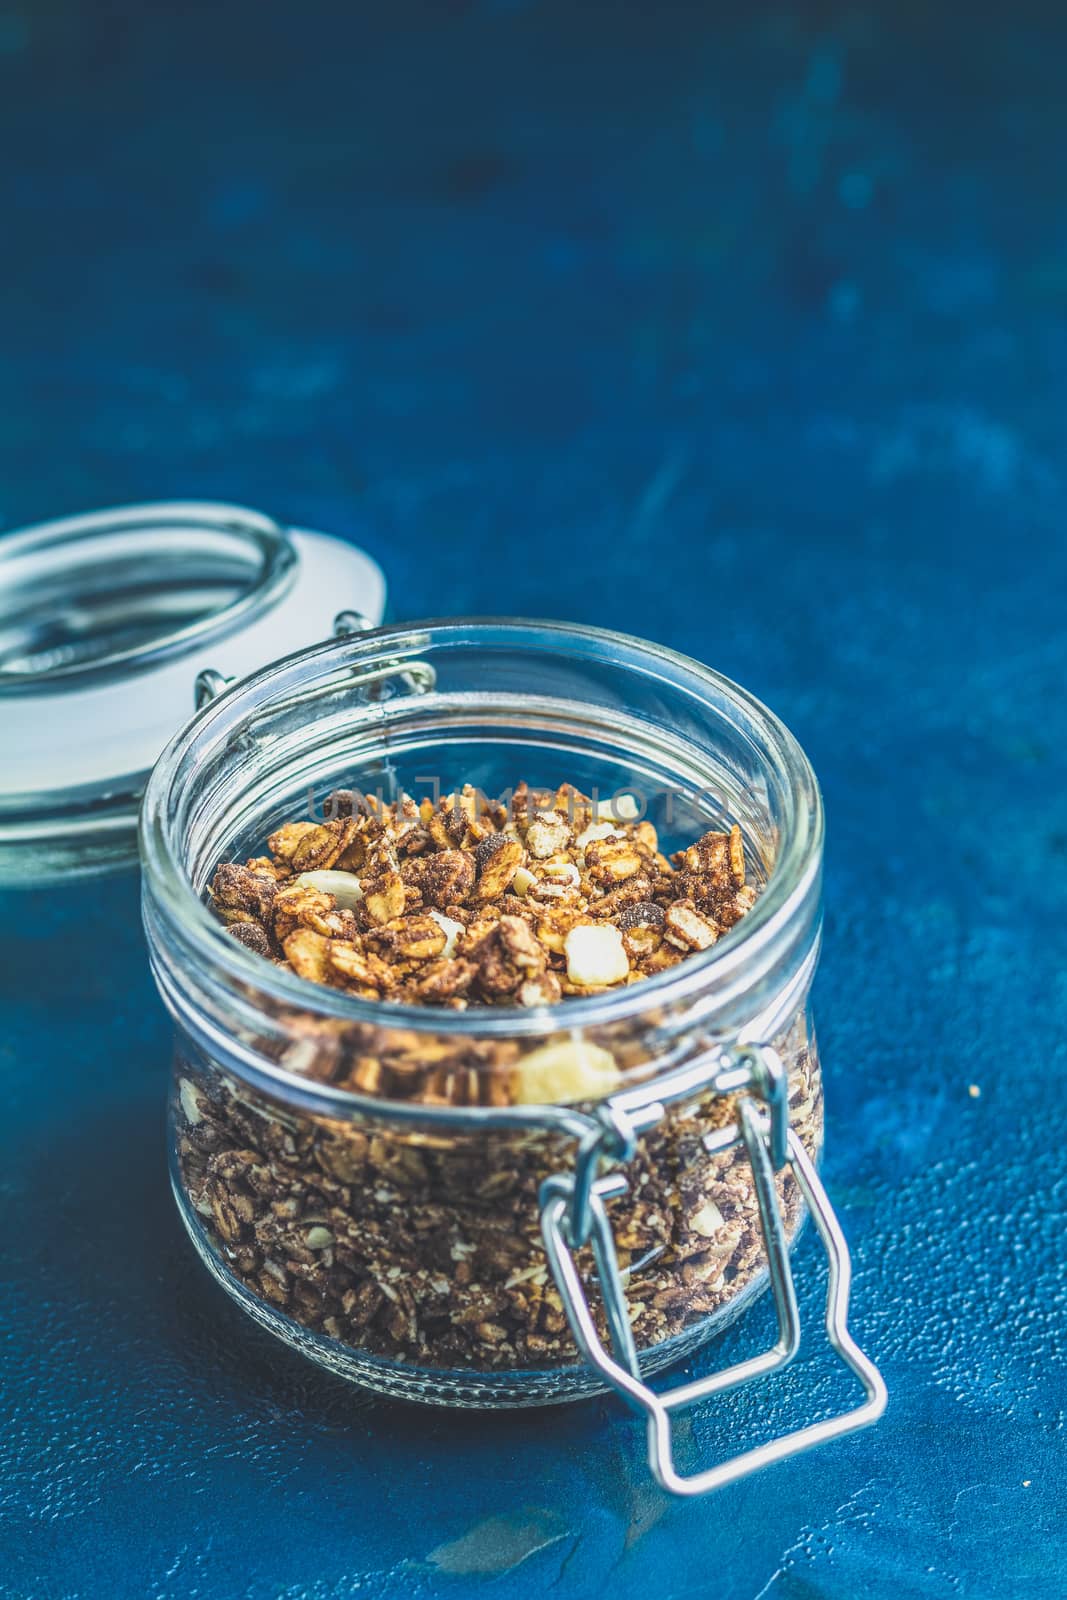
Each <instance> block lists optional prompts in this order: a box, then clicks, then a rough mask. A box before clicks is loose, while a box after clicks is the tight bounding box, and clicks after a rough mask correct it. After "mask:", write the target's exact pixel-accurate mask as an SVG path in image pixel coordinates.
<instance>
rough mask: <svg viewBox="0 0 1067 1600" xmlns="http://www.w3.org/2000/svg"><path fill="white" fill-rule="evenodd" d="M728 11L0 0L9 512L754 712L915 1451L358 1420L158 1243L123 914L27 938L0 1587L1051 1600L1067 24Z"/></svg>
mask: <svg viewBox="0 0 1067 1600" xmlns="http://www.w3.org/2000/svg"><path fill="white" fill-rule="evenodd" d="M740 9H741V8H731V9H730V10H727V8H722V9H721V10H719V9H718V8H715V7H713V6H712V7H705V6H696V5H688V6H687V5H673V4H656V5H654V6H652V5H649V6H632V7H630V6H626V7H618V6H610V7H608V6H605V7H601V6H586V7H583V6H578V7H576V6H573V5H565V4H524V3H522V0H512V3H507V0H495V3H491V0H482V3H468V4H463V3H458V0H456V3H451V4H444V3H441V4H425V5H412V4H408V3H406V0H404V3H394V4H391V5H389V6H380V7H370V6H360V5H355V6H343V5H340V4H338V5H335V6H328V7H327V6H324V5H321V4H319V3H317V0H309V3H307V4H304V5H302V6H299V7H298V6H282V5H275V4H271V3H268V4H261V5H259V6H256V7H254V8H252V7H247V8H242V7H239V6H237V7H233V6H231V7H208V6H206V5H202V4H192V3H190V4H186V5H183V6H181V7H178V6H177V5H171V6H160V5H155V6H143V7H133V6H129V5H124V4H117V3H116V4H110V3H109V4H103V3H101V4H98V5H94V6H89V5H83V6H77V5H75V4H72V3H69V0H35V3H34V4H33V5H31V4H30V3H29V0H3V3H2V4H0V130H2V133H3V139H2V151H3V154H2V157H0V204H2V216H3V224H4V248H3V255H4V285H5V287H4V295H3V298H2V301H0V517H2V521H3V525H4V526H7V527H12V526H17V525H18V524H20V523H22V522H25V521H28V520H31V519H35V518H37V517H40V516H47V515H50V514H57V513H60V512H63V511H67V510H74V509H79V508H82V507H87V506H92V505H101V504H108V503H115V502H119V501H123V500H135V499H143V498H150V497H156V496H174V495H184V496H205V497H212V498H216V497H217V498H233V499H236V500H240V501H244V502H247V503H250V504H256V505H262V506H263V507H264V508H266V509H269V510H271V511H274V512H276V513H277V514H279V515H281V516H283V517H289V518H291V519H292V520H294V521H298V522H303V523H305V524H311V525H319V526H326V527H330V528H334V529H338V530H340V531H342V532H344V533H346V534H348V535H350V536H352V537H355V538H358V539H360V540H361V541H363V542H365V543H366V545H367V546H368V548H369V549H370V550H371V551H372V552H373V553H374V554H375V555H376V556H377V558H378V559H379V560H380V561H381V562H382V564H383V566H384V567H385V568H386V569H387V571H388V573H389V575H390V578H391V580H392V584H393V603H394V609H395V612H396V614H397V615H398V616H403V617H414V616H417V615H419V614H426V613H446V612H461V611H470V612H486V611H495V612H515V613H526V614H546V615H555V616H560V617H568V618H577V619H581V620H583V621H589V622H596V623H602V624H606V625H609V626H616V627H619V628H623V629H626V630H629V631H632V632H635V633H639V634H643V635H646V636H650V637H654V638H660V639H663V640H665V641H667V642H668V643H670V644H672V645H674V646H676V647H678V648H680V649H682V650H686V651H689V652H691V653H692V654H694V655H696V656H699V657H701V658H702V659H704V660H706V661H709V662H711V663H713V664H714V665H715V666H717V667H718V668H720V669H722V670H723V671H725V672H727V673H728V674H730V675H731V676H733V677H735V678H736V679H738V680H740V681H741V682H743V683H745V684H747V685H749V686H750V687H751V688H752V689H753V690H755V691H756V692H757V693H758V694H760V695H761V696H762V697H763V698H764V699H766V700H767V701H768V702H769V703H770V704H771V705H772V706H774V707H775V709H776V710H777V711H778V712H779V713H780V714H781V715H782V716H783V717H784V718H785V719H786V720H787V721H788V722H789V724H790V725H791V726H792V727H793V728H794V730H795V731H796V733H797V734H798V735H799V737H800V738H801V740H802V741H803V743H804V744H805V746H806V748H807V749H808V751H809V753H810V755H811V757H812V759H813V761H814V763H815V766H816V768H817V770H818V772H819V774H820V776H821V779H822V782H823V785H824V789H825V794H826V801H827V807H828V812H829V819H830V831H829V845H828V857H827V882H826V896H827V931H826V947H825V957H824V960H823V965H822V969H821V972H820V975H819V978H818V981H817V993H816V1004H817V1015H818V1019H819V1026H820V1030H821V1040H822V1046H823V1051H824V1058H825V1063H826V1066H827V1070H828V1080H829V1081H828V1114H829V1124H828V1145H827V1160H826V1175H827V1178H828V1182H829V1185H830V1188H831V1191H832V1193H833V1195H834V1197H835V1199H836V1201H837V1202H838V1203H839V1205H840V1206H841V1208H842V1210H843V1212H844V1214H845V1217H846V1222H847V1228H848V1232H849V1234H850V1236H851V1240H852V1243H853V1246H854V1250H855V1256H856V1280H855V1315H854V1323H855V1327H856V1331H857V1334H858V1335H859V1336H860V1338H861V1341H862V1342H863V1343H864V1344H865V1345H867V1346H868V1347H869V1348H870V1349H871V1351H872V1353H873V1354H874V1355H875V1356H876V1358H877V1359H878V1361H879V1362H880V1364H881V1366H882V1368H883V1371H884V1372H885V1375H886V1377H887V1379H888V1382H889V1385H890V1389H891V1403H890V1409H889V1411H888V1414H887V1416H886V1418H885V1420H884V1421H883V1423H882V1424H881V1425H880V1426H879V1427H878V1428H877V1429H876V1430H874V1431H871V1432H868V1433H866V1434H864V1435H862V1436H858V1437H856V1438H855V1439H853V1440H851V1441H848V1442H845V1443H842V1444H840V1445H836V1446H831V1447H829V1448H827V1449H826V1450H824V1451H822V1452H821V1453H819V1454H817V1455H813V1456H811V1457H809V1458H806V1459H803V1460H797V1461H795V1462H793V1463H791V1464H789V1465H787V1466H785V1467H782V1468H778V1469H776V1470H774V1471H773V1472H772V1473H769V1474H765V1475H763V1476H761V1477H759V1478H757V1479H754V1480H751V1481H749V1482H747V1483H745V1484H742V1485H739V1486H737V1487H735V1488H733V1489H730V1490H728V1491H725V1492H724V1493H722V1494H721V1495H719V1496H718V1497H715V1498H713V1499H711V1500H708V1501H704V1502H699V1503H681V1502H672V1501H668V1500H666V1499H665V1498H664V1497H663V1496H662V1495H660V1494H659V1492H658V1491H657V1490H655V1489H654V1488H653V1487H652V1486H651V1485H650V1484H649V1482H648V1480H647V1476H646V1472H645V1467H644V1461H643V1449H642V1443H641V1439H640V1437H639V1431H640V1430H639V1428H638V1426H637V1424H636V1423H635V1422H634V1420H633V1419H632V1418H631V1417H630V1416H628V1415H627V1414H625V1413H624V1412H622V1411H621V1409H619V1408H617V1407H616V1405H615V1404H614V1403H612V1402H608V1401H605V1402H603V1403H592V1404H589V1405H583V1406H579V1407H575V1408H573V1409H565V1410H558V1411H546V1412H540V1413H532V1414H523V1415H519V1416H514V1417H507V1416H489V1417H478V1416H452V1415H447V1414H440V1413H433V1412H422V1411H419V1410H414V1409H403V1408H399V1407H395V1406H388V1405H383V1404H367V1403H364V1402H362V1401H361V1400H360V1398H359V1397H358V1396H357V1395H356V1394H355V1393H353V1392H352V1391H350V1390H348V1389H347V1388H345V1387H344V1386H343V1385H341V1384H340V1383H338V1382H335V1381H332V1380H330V1379H328V1378H326V1377H325V1376H323V1375H321V1374H318V1373H316V1372H314V1371H312V1370H310V1369H309V1368H307V1367H306V1366H305V1365H303V1364H302V1363H301V1362H300V1361H299V1360H298V1359H297V1358H296V1357H294V1356H291V1355H289V1354H288V1353H286V1352H284V1351H282V1350H281V1349H279V1348H277V1347H276V1346H275V1345H274V1344H273V1343H272V1342H271V1341H269V1340H268V1339H267V1338H266V1337H265V1336H263V1335H261V1334H260V1333H259V1332H258V1331H257V1330H255V1329H254V1328H253V1327H251V1326H250V1325H247V1324H246V1322H245V1321H244V1320H243V1319H242V1317H241V1315H240V1314H239V1313H238V1312H237V1311H236V1309H234V1308H233V1307H232V1306H230V1304H229V1303H228V1302H227V1301H226V1300H225V1299H224V1297H223V1296H222V1295H221V1293H220V1292H219V1291H218V1290H217V1289H216V1288H214V1287H213V1286H212V1285H211V1284H210V1283H209V1281H208V1280H207V1277H206V1275H205V1274H204V1272H203V1271H202V1270H201V1268H200V1267H199V1266H198V1265H197V1263H196V1262H195V1261H194V1260H193V1258H192V1255H191V1251H190V1249H189V1248H188V1246H187V1245H186V1244H185V1242H184V1241H183V1238H182V1237H181V1236H180V1234H179V1227H178V1223H177V1220H176V1218H175V1215H174V1213H173V1208H172V1205H171V1202H170V1199H169V1196H168V1193H167V1189H166V1180H165V1175H164V1151H163V1136H162V1125H161V1107H162V1099H163V1092H164V1082H165V1077H166V1072H167V1040H168V1028H167V1024H166V1022H165V1020H164V1017H163V1015H162V1012H161V1008H160V1006H159V1003H158V1001H157V999H156V996H155V993H154V990H153V989H152V987H151V984H150V981H149V978H148V976H147V973H146V970H145V965H144V960H143V954H142V948H141V940H140V931H139V926H138V909H137V898H136V884H135V882H133V881H132V880H131V879H126V880H124V881H121V882H115V883H111V884H109V885H107V886H105V887H103V888H89V889H78V890H76V891H72V892H71V893H69V894H62V895H56V894H53V895H49V896H47V897H45V896H29V897H25V898H19V899H15V898H12V897H10V896H9V897H6V898H4V899H3V901H2V903H0V912H2V925H3V934H2V944H0V1081H2V1083H3V1090H4V1099H3V1104H4V1112H3V1117H2V1119H0V1126H2V1133H3V1143H4V1153H3V1169H2V1184H0V1189H2V1196H3V1208H4V1221H3V1236H4V1241H5V1253H6V1256H7V1270H6V1272H5V1287H4V1295H3V1305H2V1314H3V1319H4V1330H3V1340H4V1342H3V1351H4V1379H3V1398H2V1408H3V1416H2V1424H0V1458H2V1475H0V1511H2V1516H3V1531H2V1533H0V1595H2V1596H4V1597H5V1600H31V1597H32V1600H87V1597H94V1600H95V1597H96V1596H106V1597H108V1600H126V1597H130V1600H143V1597H151V1600H185V1597H197V1600H201V1597H202V1600H238V1597H241V1600H349V1597H354V1596H359V1597H360V1600H392V1597H400V1596H404V1597H407V1596H426V1597H436V1596H453V1595H466V1594H471V1595H478V1594H481V1593H483V1592H484V1593H486V1594H493V1593H506V1594H508V1595H513V1596H516V1597H519V1600H522V1597H524V1596H531V1597H532V1596H535V1595H540V1594H542V1593H543V1592H545V1591H546V1590H550V1591H551V1592H552V1593H553V1594H558V1595H559V1596H560V1597H561V1600H568V1597H578V1596H582V1597H584V1596H599V1595H607V1594H613V1595H618V1596H621V1597H623V1600H627V1597H630V1596H634V1597H636V1596H639V1595H640V1596H644V1595H655V1596H659V1597H663V1600H688V1597H702V1596H715V1597H716V1600H756V1597H757V1596H759V1597H762V1600H815V1597H819V1600H856V1597H858V1596H861V1595H862V1596H864V1597H870V1600H882V1597H885V1600H889V1597H893V1600H899V1597H902V1596H908V1597H910V1596H919V1597H924V1600H925V1597H931V1600H935V1597H936V1600H941V1597H945V1600H948V1597H960V1596H962V1597H965V1600H1001V1597H1003V1600H1009V1597H1010V1600H1018V1597H1033V1600H1059V1597H1060V1596H1062V1594H1063V1593H1064V1592H1065V1590H1067V1549H1065V1543H1064V1539H1065V1535H1064V1511H1065V1506H1067V1470H1065V1465H1064V1453H1063V1446H1064V1434H1063V1416H1062V1407H1063V1402H1064V1394H1065V1383H1064V1375H1065V1361H1064V1355H1065V1349H1067V1332H1065V1328H1064V1313H1065V1299H1067V1294H1065V1278H1067V1251H1065V1245H1064V1213H1065V1204H1067V1192H1065V1187H1064V1179H1063V1175H1062V1168H1061V1165H1060V1163H1061V1161H1062V1159H1063V1155H1062V1152H1063V1150H1064V1148H1065V1135H1067V1125H1065V1124H1067V1097H1065V1095H1064V1093H1063V1078H1064V1066H1065V1048H1064V1013H1065V1003H1067V939H1065V932H1064V922H1065V919H1064V903H1065V887H1067V799H1065V794H1067V787H1065V780H1067V710H1065V698H1064V692H1063V684H1064V676H1065V672H1067V639H1065V630H1064V593H1065V583H1067V547H1065V539H1064V524H1065V520H1067V468H1065V445H1067V213H1065V211H1064V208H1063V206H1062V173H1063V168H1064V159H1065V154H1067V120H1065V119H1067V111H1065V104H1064V98H1063V94H1062V59H1063V50H1064V46H1065V42H1067V36H1065V30H1064V26H1063V22H1062V17H1061V18H1059V19H1057V17H1056V14H1055V11H1054V9H1053V8H1048V9H1047V10H1045V11H1041V10H1038V9H1035V8H1029V7H1027V6H1018V5H1016V6H1012V7H1003V8H999V15H995V16H994V15H987V14H986V10H985V9H979V10H978V11H976V10H974V9H971V8H967V9H965V8H963V7H926V6H919V5H917V4H909V3H898V4H895V5H892V6H891V5H888V4H886V5H884V6H881V7H872V6H870V5H866V4H864V3H863V0H858V3H855V4H850V5H840V6H839V5H837V4H833V3H827V4H824V5H821V6H819V7H803V8H790V7H788V6H781V7H778V8H776V9H769V8H763V7H754V8H749V14H748V15H747V16H745V17H742V18H740V19H739V17H738V16H737V15H736V14H735V12H736V11H739V10H740ZM328 610H329V606H327V611H328ZM800 1264H801V1267H802V1277H803V1279H804V1282H805V1287H804V1290H803V1302H804V1307H805V1308H806V1309H807V1310H808V1311H809V1312H813V1311H814V1310H815V1308H816V1306H817V1302H818V1296H819V1280H818V1261H817V1252H816V1250H815V1245H814V1242H813V1240H812V1239H810V1238H809V1239H807V1240H806V1241H805V1243H804V1244H803V1246H802V1247H801V1251H800ZM766 1332H767V1308H766V1306H761V1307H760V1308H759V1309H758V1310H757V1311H756V1312H755V1313H754V1314H753V1315H752V1317H751V1318H750V1319H749V1320H748V1322H747V1323H746V1324H745V1326H744V1327H743V1328H741V1329H739V1330H736V1331H735V1332H734V1333H732V1334H731V1335H730V1336H729V1338H728V1340H727V1341H726V1343H725V1346H724V1347H720V1348H719V1349H718V1350H716V1351H715V1352H714V1358H715V1359H723V1358H725V1357H726V1356H727V1355H729V1354H731V1353H736V1352H738V1351H740V1350H742V1349H748V1348H754V1347H755V1342H756V1341H757V1339H758V1338H760V1337H761V1336H765V1335H766ZM812 1392H814V1394H815V1396H816V1397H817V1399H818V1400H819V1401H820V1402H826V1401H827V1400H829V1399H831V1398H833V1397H835V1396H837V1395H839V1394H840V1395H841V1396H842V1397H843V1396H844V1394H845V1389H844V1386H842V1387H840V1388H838V1380H837V1378H836V1377H835V1375H834V1372H833V1368H832V1366H831V1364H830V1363H829V1361H828V1360H827V1359H826V1358H825V1357H824V1356H823V1355H821V1354H819V1353H817V1352H810V1353H809V1355H808V1356H807V1358H806V1359H805V1360H804V1361H803V1362H802V1363H801V1364H800V1365H799V1366H798V1367H797V1369H796V1371H795V1372H793V1373H792V1374H790V1375H789V1376H788V1378H786V1379H783V1380H782V1382H781V1385H780V1387H779V1388H778V1389H776V1390H775V1391H774V1392H773V1395H772V1396H770V1397H768V1396H766V1395H764V1394H758V1393H751V1394H749V1395H746V1396H738V1397H735V1398H732V1399H729V1400H723V1401H721V1402H720V1403H718V1404H716V1405H714V1406H709V1407H706V1408H704V1409H703V1410H701V1411H699V1412H697V1413H696V1414H695V1415H694V1418H693V1422H692V1429H691V1442H692V1444H693V1446H694V1447H695V1448H698V1449H699V1450H700V1451H701V1452H703V1453H705V1454H706V1455H707V1457H708V1458H710V1455H711V1453H713V1452H714V1451H716V1450H724V1449H727V1448H729V1447H730V1446H731V1444H733V1443H735V1442H736V1441H738V1440H741V1439H750V1440H751V1439H753V1438H755V1437H757V1436H758V1433H759V1431H760V1429H762V1428H766V1427H771V1426H775V1425H777V1424H779V1423H780V1422H781V1421H782V1420H783V1419H784V1418H786V1417H793V1418H798V1417H800V1416H802V1415H803V1414H804V1408H805V1405H806V1404H809V1403H810V1395H811V1393H812Z"/></svg>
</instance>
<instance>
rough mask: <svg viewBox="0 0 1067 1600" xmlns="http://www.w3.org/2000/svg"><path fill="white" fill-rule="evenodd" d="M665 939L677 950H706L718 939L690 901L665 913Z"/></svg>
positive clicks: (710, 923) (717, 932) (716, 932)
mask: <svg viewBox="0 0 1067 1600" xmlns="http://www.w3.org/2000/svg"><path fill="white" fill-rule="evenodd" d="M725 837H726V836H725V834H724V835H723V839H724V840H725ZM666 937H667V939H668V940H669V941H670V943H671V944H673V945H676V946H677V948H678V949H679V950H706V949H707V948H708V947H709V945H713V944H714V943H715V941H716V939H717V938H718V937H719V930H718V928H717V927H716V926H715V923H714V922H711V921H710V920H709V919H708V918H707V917H703V916H701V914H700V912H699V911H698V910H697V909H696V907H695V906H694V904H693V902H692V900H677V901H676V902H675V903H674V905H673V906H671V907H670V909H669V910H668V912H667V917H666Z"/></svg>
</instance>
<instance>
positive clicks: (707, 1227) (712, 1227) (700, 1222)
mask: <svg viewBox="0 0 1067 1600" xmlns="http://www.w3.org/2000/svg"><path fill="white" fill-rule="evenodd" d="M722 1225H723V1215H722V1212H721V1211H720V1210H719V1208H718V1206H717V1205H716V1204H715V1202H714V1200H705V1202H704V1204H703V1205H702V1206H701V1208H700V1210H699V1211H697V1212H696V1213H694V1215H693V1216H691V1217H690V1219H689V1226H690V1227H691V1228H692V1230H693V1232H694V1233H699V1234H700V1236H701V1238H703V1239H714V1237H715V1235H716V1234H717V1233H718V1231H719V1229H720V1228H721V1227H722Z"/></svg>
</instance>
